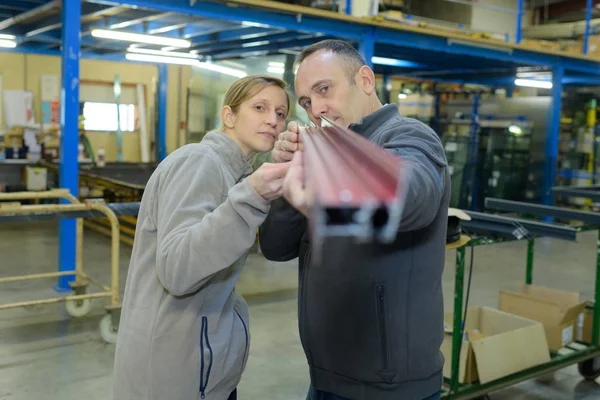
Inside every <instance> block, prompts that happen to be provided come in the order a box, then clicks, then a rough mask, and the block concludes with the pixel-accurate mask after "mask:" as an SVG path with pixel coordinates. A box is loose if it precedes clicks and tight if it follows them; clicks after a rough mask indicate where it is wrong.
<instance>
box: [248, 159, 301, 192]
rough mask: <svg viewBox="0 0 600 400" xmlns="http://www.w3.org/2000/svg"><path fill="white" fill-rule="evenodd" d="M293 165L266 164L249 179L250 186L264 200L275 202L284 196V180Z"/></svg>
mask: <svg viewBox="0 0 600 400" xmlns="http://www.w3.org/2000/svg"><path fill="white" fill-rule="evenodd" d="M290 166H291V163H285V164H273V163H264V164H263V165H261V166H260V167H259V168H258V169H257V170H256V171H254V173H253V174H252V175H250V177H249V178H248V179H250V185H252V187H253V188H254V190H256V192H257V193H258V194H260V195H261V196H262V198H263V199H265V200H267V201H272V200H275V199H277V198H279V197H281V195H282V194H283V179H284V177H285V174H286V172H287V171H288V169H289V168H290Z"/></svg>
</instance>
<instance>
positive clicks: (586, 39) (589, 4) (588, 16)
mask: <svg viewBox="0 0 600 400" xmlns="http://www.w3.org/2000/svg"><path fill="white" fill-rule="evenodd" d="M585 7H586V8H585V32H584V34H583V54H587V53H588V44H589V41H590V30H591V20H592V8H593V7H594V1H593V0H587V2H586V6H585Z"/></svg>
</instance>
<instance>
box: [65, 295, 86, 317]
mask: <svg viewBox="0 0 600 400" xmlns="http://www.w3.org/2000/svg"><path fill="white" fill-rule="evenodd" d="M65 308H66V310H67V312H68V313H69V315H70V316H72V317H75V318H79V317H83V316H84V315H86V314H87V313H89V312H90V310H91V309H92V301H91V300H90V299H85V300H69V301H67V302H66V303H65Z"/></svg>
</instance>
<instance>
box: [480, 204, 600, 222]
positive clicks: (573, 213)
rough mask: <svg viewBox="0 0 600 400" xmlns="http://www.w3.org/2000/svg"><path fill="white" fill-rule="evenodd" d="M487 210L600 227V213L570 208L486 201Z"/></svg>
mask: <svg viewBox="0 0 600 400" xmlns="http://www.w3.org/2000/svg"><path fill="white" fill-rule="evenodd" d="M485 208H487V209H490V210H497V211H508V212H515V213H521V214H532V215H537V216H540V217H554V218H562V219H566V220H571V221H581V222H584V223H586V224H588V225H600V213H593V212H587V211H577V210H571V209H568V208H561V207H554V206H545V205H543V204H533V203H526V202H521V201H512V200H502V199H495V198H489V197H488V198H486V199H485Z"/></svg>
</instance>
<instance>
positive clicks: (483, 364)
mask: <svg viewBox="0 0 600 400" xmlns="http://www.w3.org/2000/svg"><path fill="white" fill-rule="evenodd" d="M444 320H445V322H446V325H447V326H450V327H451V326H452V321H453V313H452V312H449V313H446V314H445V316H444ZM465 332H466V333H467V335H466V337H463V342H462V346H461V352H460V363H459V382H460V383H471V382H475V381H479V382H481V383H487V382H490V381H493V380H495V379H499V378H502V377H504V376H506V375H510V374H512V373H515V372H518V371H522V370H524V369H527V368H531V367H535V366H537V365H540V364H543V363H546V362H549V361H550V353H549V351H548V343H547V342H546V335H545V334H544V327H543V325H542V324H541V323H539V322H536V321H532V320H529V319H526V318H523V317H519V316H516V315H511V314H508V313H505V312H502V311H499V310H495V309H493V308H489V307H476V308H470V309H469V311H468V312H467V321H466V325H465ZM441 350H442V353H443V354H444V357H445V358H446V362H445V364H444V377H446V378H450V373H451V371H452V333H451V332H447V333H446V335H445V337H444V342H443V343H442V347H441Z"/></svg>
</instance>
